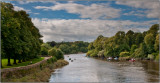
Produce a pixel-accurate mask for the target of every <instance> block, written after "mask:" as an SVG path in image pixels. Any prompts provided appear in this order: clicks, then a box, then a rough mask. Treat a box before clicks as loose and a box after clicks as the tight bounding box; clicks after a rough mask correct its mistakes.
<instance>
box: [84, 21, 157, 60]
mask: <svg viewBox="0 0 160 83" xmlns="http://www.w3.org/2000/svg"><path fill="white" fill-rule="evenodd" d="M158 30H159V24H154V25H152V26H151V27H150V29H149V30H148V31H144V32H143V33H141V32H133V31H132V30H129V31H128V32H127V33H125V32H124V31H118V32H117V33H116V34H115V35H114V36H112V37H104V36H102V35H100V36H98V37H97V39H96V40H94V41H93V42H91V43H90V44H89V46H88V50H89V51H88V52H87V56H93V57H130V58H141V59H145V58H151V57H152V59H157V60H158V59H159V32H158Z"/></svg>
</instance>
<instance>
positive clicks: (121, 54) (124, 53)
mask: <svg viewBox="0 0 160 83" xmlns="http://www.w3.org/2000/svg"><path fill="white" fill-rule="evenodd" d="M129 55H130V54H129V52H121V53H120V57H127V56H129Z"/></svg>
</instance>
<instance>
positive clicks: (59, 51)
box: [56, 49, 64, 59]
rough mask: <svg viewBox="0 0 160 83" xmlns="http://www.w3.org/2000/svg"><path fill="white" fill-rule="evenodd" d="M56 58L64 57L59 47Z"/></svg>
mask: <svg viewBox="0 0 160 83" xmlns="http://www.w3.org/2000/svg"><path fill="white" fill-rule="evenodd" d="M56 58H57V59H64V55H63V53H62V51H61V50H59V49H58V50H57V55H56Z"/></svg>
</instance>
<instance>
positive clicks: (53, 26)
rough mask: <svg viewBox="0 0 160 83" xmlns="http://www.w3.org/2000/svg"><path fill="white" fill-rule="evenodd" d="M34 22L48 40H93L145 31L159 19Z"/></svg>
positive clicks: (52, 20) (45, 20) (41, 20)
mask: <svg viewBox="0 0 160 83" xmlns="http://www.w3.org/2000/svg"><path fill="white" fill-rule="evenodd" d="M32 22H33V23H34V25H35V26H36V27H37V28H39V30H40V33H41V34H42V35H43V36H44V37H43V38H42V39H43V40H44V42H47V41H57V42H60V41H89V42H90V41H93V40H95V39H96V37H97V36H99V35H103V36H106V37H110V36H113V35H115V33H116V32H117V31H125V32H127V31H128V30H133V31H136V32H143V31H146V30H148V29H149V27H150V26H151V25H152V24H155V23H157V22H158V21H157V20H152V21H145V22H132V21H129V20H125V21H120V20H119V21H118V20H84V19H69V20H65V19H62V20H59V19H38V18H33V19H32Z"/></svg>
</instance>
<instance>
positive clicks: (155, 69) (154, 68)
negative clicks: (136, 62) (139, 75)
mask: <svg viewBox="0 0 160 83" xmlns="http://www.w3.org/2000/svg"><path fill="white" fill-rule="evenodd" d="M142 63H143V68H144V71H145V72H146V73H147V79H148V81H149V82H158V81H159V80H158V79H159V63H158V62H151V61H145V62H142Z"/></svg>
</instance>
